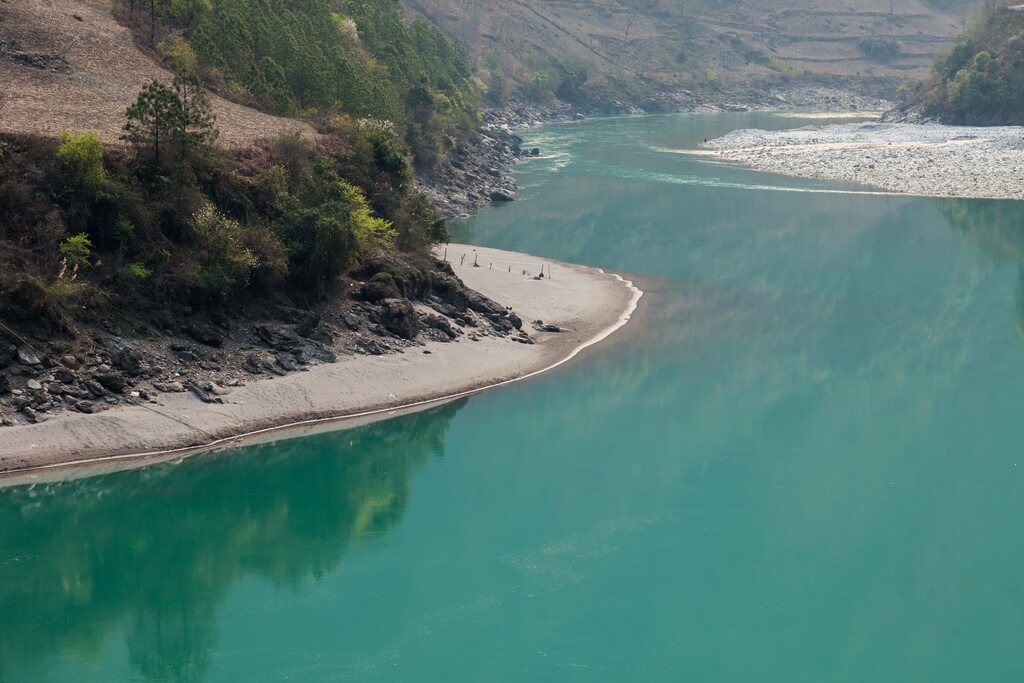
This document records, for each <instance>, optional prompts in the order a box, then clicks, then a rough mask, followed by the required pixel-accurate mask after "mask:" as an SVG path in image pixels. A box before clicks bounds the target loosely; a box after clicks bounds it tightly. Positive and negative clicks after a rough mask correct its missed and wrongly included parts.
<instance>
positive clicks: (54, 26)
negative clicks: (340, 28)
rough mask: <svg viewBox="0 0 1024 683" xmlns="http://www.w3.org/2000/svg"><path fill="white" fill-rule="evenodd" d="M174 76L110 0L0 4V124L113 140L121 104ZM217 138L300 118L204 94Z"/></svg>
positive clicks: (242, 138) (285, 128)
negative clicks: (208, 98) (148, 50)
mask: <svg viewBox="0 0 1024 683" xmlns="http://www.w3.org/2000/svg"><path fill="white" fill-rule="evenodd" d="M172 78H173V74H172V73H171V72H170V71H168V70H167V69H165V68H163V67H162V66H161V65H160V64H158V63H157V62H156V61H154V60H153V59H152V58H151V57H150V56H149V55H147V54H145V53H144V52H143V51H141V50H139V49H138V48H137V47H136V46H135V44H134V42H133V40H132V35H131V33H130V32H129V30H128V29H126V28H125V27H124V26H122V25H120V24H119V23H118V22H117V21H116V20H115V18H114V16H113V1H112V0H15V1H13V2H6V1H5V2H4V3H3V4H0V96H3V109H2V110H0V130H2V131H4V132H14V133H37V134H43V135H59V134H60V133H61V131H63V130H66V129H67V130H72V131H76V132H78V131H93V132H95V133H97V134H98V135H99V136H100V137H101V138H103V140H104V141H106V142H116V141H117V138H118V136H119V135H120V134H121V127H122V126H123V125H124V111H125V108H127V107H128V105H129V104H130V103H131V102H132V101H133V100H134V99H135V97H136V95H137V94H138V92H139V89H140V88H141V87H142V86H143V85H145V84H146V83H148V82H149V81H150V80H152V79H159V80H162V81H165V82H169V81H170V80H171V79H172ZM211 99H212V102H213V108H214V111H215V113H216V115H217V126H218V128H220V130H221V136H220V141H221V142H222V143H224V144H228V145H241V144H245V143H247V142H249V141H251V140H253V139H258V138H264V137H273V136H276V135H279V134H283V133H290V132H295V131H300V132H302V133H304V134H306V135H310V136H312V135H313V130H312V128H311V127H310V126H308V125H307V124H305V123H302V122H300V121H295V120H292V119H284V118H280V117H276V116H268V115H266V114H262V113H260V112H258V111H255V110H253V109H250V108H248V107H243V106H241V105H238V104H234V103H232V102H228V101H227V100H225V99H223V98H220V97H216V96H213V97H211Z"/></svg>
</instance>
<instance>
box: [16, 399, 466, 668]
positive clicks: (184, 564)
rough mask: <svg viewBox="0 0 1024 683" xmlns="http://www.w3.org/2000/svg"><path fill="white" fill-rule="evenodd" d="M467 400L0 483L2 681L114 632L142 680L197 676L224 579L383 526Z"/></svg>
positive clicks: (313, 565) (279, 569) (331, 556)
mask: <svg viewBox="0 0 1024 683" xmlns="http://www.w3.org/2000/svg"><path fill="white" fill-rule="evenodd" d="M463 405H465V401H464V400H463V401H459V402H455V403H450V404H447V405H445V406H443V407H440V408H438V409H435V410H432V411H428V412H423V413H416V414H412V415H407V416H404V417H400V418H397V419H394V420H390V421H387V422H381V423H376V424H372V425H368V426H365V427H360V428H357V429H352V430H349V431H339V432H333V433H329V434H323V435H319V436H315V437H310V438H303V439H295V440H291V441H284V442H280V443H276V444H266V445H259V446H254V447H251V448H248V449H245V450H244V451H243V452H234V453H231V454H211V455H208V456H197V457H196V458H194V459H192V460H188V461H185V462H184V463H183V464H160V465H154V466H150V467H145V468H142V469H137V470H131V471H126V472H120V473H116V474H110V475H105V476H99V477H93V478H88V479H79V480H74V481H66V482H58V483H51V484H45V485H36V486H18V487H13V488H10V489H6V490H0V624H2V625H3V626H2V628H0V679H4V680H6V678H5V676H9V675H11V672H12V671H15V670H18V669H20V668H22V667H25V666H29V667H30V666H32V664H33V663H36V662H38V661H40V660H42V659H44V658H46V657H50V656H61V655H70V656H73V657H76V658H81V659H85V660H94V659H98V658H99V654H100V653H101V652H102V651H103V648H104V646H105V641H106V639H107V638H108V637H109V635H110V634H111V632H112V631H114V630H115V629H123V630H124V632H125V633H126V634H127V636H126V639H127V649H128V656H129V657H130V659H131V663H132V665H133V666H134V667H135V668H136V669H137V670H138V671H139V673H140V674H141V675H142V676H143V677H144V678H145V679H146V680H153V681H164V680H167V681H201V680H203V679H204V677H205V674H206V671H207V669H208V667H209V664H210V659H211V652H212V649H213V647H214V645H215V643H216V641H217V627H216V623H215V621H214V619H215V615H216V611H217V608H218V605H219V604H220V602H221V600H222V599H223V597H224V596H225V594H226V593H227V591H228V589H229V588H230V586H231V585H232V582H236V581H238V580H239V579H241V578H242V577H244V576H247V575H254V576H258V577H262V578H264V579H266V580H268V581H270V582H272V583H273V584H275V585H277V586H289V585H291V586H294V585H298V584H300V583H301V582H303V581H305V580H307V579H309V578H311V577H312V578H319V577H321V576H323V575H324V574H326V573H328V572H331V571H332V570H334V569H335V568H337V566H338V564H339V562H340V561H341V558H342V557H343V555H344V553H345V551H346V549H348V548H350V547H352V546H353V545H354V544H358V543H359V542H360V541H361V540H363V539H366V538H368V537H374V536H380V535H382V534H384V533H385V532H387V531H388V530H389V529H390V528H391V527H392V526H393V525H395V524H396V523H397V522H398V521H399V520H400V519H401V517H402V514H403V511H404V509H405V506H406V503H407V501H408V499H409V495H410V485H411V480H412V476H413V473H414V471H415V470H416V469H417V468H418V467H419V466H420V465H422V464H424V463H425V462H426V461H427V460H428V459H429V458H430V457H431V456H435V457H438V458H440V457H442V455H443V452H444V436H445V432H446V430H447V427H448V424H449V422H450V421H451V419H452V418H453V417H454V415H455V414H456V413H457V412H458V411H459V409H460V408H461V407H462V406H463ZM11 680H13V679H11Z"/></svg>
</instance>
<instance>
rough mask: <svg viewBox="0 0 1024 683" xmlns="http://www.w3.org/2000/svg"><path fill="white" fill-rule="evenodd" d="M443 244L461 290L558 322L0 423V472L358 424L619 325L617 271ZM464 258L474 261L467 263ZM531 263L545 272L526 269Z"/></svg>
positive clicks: (626, 299) (625, 299) (462, 390)
mask: <svg viewBox="0 0 1024 683" xmlns="http://www.w3.org/2000/svg"><path fill="white" fill-rule="evenodd" d="M447 253H448V260H449V261H450V262H451V263H452V266H453V268H454V269H455V273H456V274H457V275H458V276H459V277H460V278H462V279H463V281H464V282H465V283H466V284H467V285H468V286H469V287H471V288H472V289H475V290H477V291H478V292H480V293H482V294H484V295H486V296H488V297H490V298H492V299H494V300H495V301H497V302H499V303H501V304H503V305H506V306H511V307H512V308H513V309H514V310H515V311H516V313H517V314H518V315H519V316H520V317H521V318H522V319H523V320H524V321H533V320H543V321H544V322H545V323H549V324H553V325H556V326H558V327H561V328H566V331H563V332H560V333H554V332H536V331H534V330H533V329H532V328H531V327H530V326H529V323H527V324H526V325H524V329H528V330H529V331H530V334H531V336H532V337H533V338H534V340H535V341H536V344H534V345H532V346H528V345H524V344H520V343H517V342H514V341H512V340H511V339H508V338H500V339H499V338H492V337H483V338H481V340H480V341H472V340H470V339H468V338H466V337H462V338H460V340H459V341H458V342H454V343H440V342H428V343H427V344H426V345H425V346H423V347H422V348H412V349H408V350H406V351H405V352H404V353H402V354H390V355H386V356H355V357H348V358H344V359H342V360H340V361H339V362H337V363H333V364H327V365H318V366H314V367H313V368H311V369H310V371H309V372H304V373H296V374H291V375H288V376H285V377H279V378H275V379H268V380H260V381H256V382H253V383H251V384H249V385H247V386H244V387H239V388H237V389H235V390H234V391H232V393H230V394H229V395H227V396H225V397H224V400H225V403H224V404H223V405H216V404H205V403H202V402H201V401H200V400H199V399H198V398H196V397H195V396H193V395H192V394H162V395H160V397H159V401H158V402H157V403H156V404H149V405H143V406H131V407H122V408H116V409H113V410H110V411H107V412H104V413H100V414H97V415H82V414H76V413H71V412H67V413H62V414H59V415H57V416H54V417H52V418H50V419H49V420H47V421H46V422H43V423H41V424H35V425H25V426H18V427H8V428H5V429H0V472H6V473H12V472H24V471H27V470H39V469H40V468H53V467H62V466H66V465H70V464H79V465H80V464H83V463H84V462H88V461H93V460H96V461H106V462H110V461H112V460H116V459H122V460H127V459H129V458H143V459H147V458H148V459H153V458H157V457H160V458H167V457H176V456H177V455H179V454H183V453H185V452H188V451H190V450H194V449H197V448H203V447H209V446H211V445H224V444H234V443H235V442H236V439H237V437H240V436H242V435H249V436H250V437H254V438H261V439H264V440H265V439H267V438H268V436H269V437H271V438H277V437H283V436H284V435H285V433H284V432H281V433H277V432H275V431H273V430H277V429H279V428H282V427H286V426H287V427H293V428H300V429H305V430H307V431H308V430H309V429H310V428H312V427H314V426H315V425H316V423H317V422H318V421H325V420H334V419H339V418H346V419H349V420H351V421H352V423H353V424H357V423H359V424H361V423H363V422H365V421H366V420H367V419H372V418H374V417H379V416H380V415H385V416H387V415H390V414H391V412H392V411H400V410H401V411H407V410H410V409H416V408H426V407H430V406H431V405H435V404H436V403H438V402H441V401H444V400H451V399H452V398H455V397H459V396H461V395H468V394H469V393H473V392H475V391H480V390H482V389H485V388H489V387H493V386H497V385H501V384H504V383H508V382H514V381H518V380H520V379H524V378H527V377H529V376H531V375H534V374H537V373H539V372H543V371H545V370H547V369H550V368H552V367H555V366H557V365H560V364H561V363H563V362H565V361H567V360H569V359H571V358H573V357H574V356H575V355H576V354H577V353H578V352H579V351H580V350H581V349H583V348H586V347H587V346H589V345H591V344H593V343H596V342H597V341H600V340H601V339H603V338H605V337H606V336H608V335H609V334H611V333H612V332H613V331H614V330H616V329H618V328H619V327H621V326H622V325H624V324H625V322H626V321H628V320H629V316H630V315H631V314H632V312H633V311H634V309H635V308H636V305H637V302H638V300H639V298H640V296H641V292H640V291H639V290H638V289H637V288H636V287H634V286H633V285H632V283H630V282H627V281H625V280H623V279H622V278H621V277H619V276H617V275H612V274H607V273H604V272H603V271H600V270H598V269H594V268H587V267H585V266H578V265H571V264H566V263H560V262H557V261H551V260H548V259H542V258H540V257H536V256H529V255H526V254H520V253H515V252H508V251H501V250H497V249H487V248H482V247H473V246H469V245H460V244H452V245H449V246H448V252H447ZM463 254H465V255H466V258H465V264H464V265H463V264H461V263H460V262H461V261H462V260H463V259H462V255H463ZM474 260H476V262H477V263H479V264H480V267H473V266H472V263H473V262H474ZM542 264H543V265H544V268H545V272H548V270H547V269H549V268H550V272H551V274H552V276H553V277H545V278H544V279H541V280H537V279H534V277H533V276H535V275H537V274H538V273H539V271H540V268H541V265H542ZM524 271H525V272H527V273H528V274H527V275H524V274H523V273H524ZM425 351H429V352H430V353H429V354H427V353H424V352H425ZM268 430H270V431H269V433H268Z"/></svg>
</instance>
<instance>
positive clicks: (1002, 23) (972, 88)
mask: <svg viewBox="0 0 1024 683" xmlns="http://www.w3.org/2000/svg"><path fill="white" fill-rule="evenodd" d="M889 118H892V119H894V120H897V119H901V118H903V119H906V118H933V119H938V120H941V121H942V122H943V123H955V124H965V125H1012V124H1020V123H1024V6H1022V5H1019V4H1017V3H1016V2H1012V3H1011V2H1007V1H1006V0H1003V1H1001V2H998V3H992V4H989V5H986V7H985V8H984V9H983V10H982V11H981V12H980V13H979V14H978V16H977V17H976V18H975V19H974V21H973V22H972V23H971V25H970V26H969V27H968V29H967V30H966V31H965V32H964V34H963V35H962V36H961V37H960V39H959V40H958V41H957V44H956V47H954V48H953V50H952V51H951V52H950V53H949V54H948V55H946V56H945V57H944V58H943V59H941V60H939V61H938V62H937V63H936V64H935V68H934V71H933V73H932V75H931V77H930V78H929V79H928V80H927V81H926V82H924V83H922V84H920V85H919V86H917V88H915V90H913V91H911V92H909V93H908V98H907V102H906V103H905V104H904V105H902V106H901V107H899V108H898V109H897V110H896V111H895V112H892V113H891V114H890V115H889Z"/></svg>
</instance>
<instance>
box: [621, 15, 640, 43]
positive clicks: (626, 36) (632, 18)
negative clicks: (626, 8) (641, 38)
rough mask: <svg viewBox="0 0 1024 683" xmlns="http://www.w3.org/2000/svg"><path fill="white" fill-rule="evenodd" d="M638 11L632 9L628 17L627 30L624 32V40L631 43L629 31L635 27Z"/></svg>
mask: <svg viewBox="0 0 1024 683" xmlns="http://www.w3.org/2000/svg"><path fill="white" fill-rule="evenodd" d="M636 17H637V11H636V10H632V11H630V13H629V16H627V17H626V31H625V33H624V34H623V37H622V42H624V43H629V32H630V31H631V30H632V29H633V24H634V23H635V22H636Z"/></svg>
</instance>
